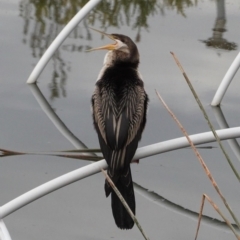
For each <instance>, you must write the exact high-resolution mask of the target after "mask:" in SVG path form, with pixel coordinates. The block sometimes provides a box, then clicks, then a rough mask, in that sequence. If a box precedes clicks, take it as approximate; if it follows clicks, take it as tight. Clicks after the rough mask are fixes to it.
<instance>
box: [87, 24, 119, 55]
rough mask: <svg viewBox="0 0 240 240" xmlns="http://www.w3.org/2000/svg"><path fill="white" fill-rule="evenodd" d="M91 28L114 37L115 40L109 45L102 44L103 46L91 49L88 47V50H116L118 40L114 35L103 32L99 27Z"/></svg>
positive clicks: (111, 37)
mask: <svg viewBox="0 0 240 240" xmlns="http://www.w3.org/2000/svg"><path fill="white" fill-rule="evenodd" d="M90 29H92V30H94V31H96V32H99V33H101V34H102V35H104V36H107V37H108V38H110V39H112V40H113V41H114V43H112V44H108V45H105V46H102V47H97V48H91V49H88V50H87V52H91V51H95V50H103V49H105V50H114V49H116V47H117V41H116V39H115V38H114V36H113V35H111V34H107V33H105V32H101V31H99V30H97V29H94V28H90Z"/></svg>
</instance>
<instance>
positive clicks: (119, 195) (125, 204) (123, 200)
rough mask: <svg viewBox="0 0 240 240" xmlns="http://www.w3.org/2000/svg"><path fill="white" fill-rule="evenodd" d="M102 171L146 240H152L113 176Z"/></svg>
mask: <svg viewBox="0 0 240 240" xmlns="http://www.w3.org/2000/svg"><path fill="white" fill-rule="evenodd" d="M101 171H102V173H103V174H104V176H105V177H106V179H107V181H108V183H109V184H110V185H111V187H112V189H113V190H114V192H115V193H116V194H117V196H118V198H119V199H120V201H121V202H122V204H123V206H124V207H125V209H126V210H127V212H128V213H129V215H130V216H131V218H132V220H133V221H134V222H135V223H136V225H137V227H138V229H139V230H140V232H141V233H142V235H143V237H144V238H145V239H146V240H150V239H149V238H148V237H147V236H146V234H145V232H144V230H143V228H142V226H141V225H140V223H139V222H138V220H137V218H136V217H135V215H134V214H133V212H132V210H131V209H130V208H129V206H128V204H127V202H126V201H125V199H124V198H123V196H122V194H121V193H120V192H119V190H118V189H117V188H116V186H115V184H114V183H113V181H112V180H111V178H110V177H109V176H108V174H107V172H106V171H104V170H103V169H101Z"/></svg>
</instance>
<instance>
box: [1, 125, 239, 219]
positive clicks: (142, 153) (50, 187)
mask: <svg viewBox="0 0 240 240" xmlns="http://www.w3.org/2000/svg"><path fill="white" fill-rule="evenodd" d="M216 132H217V134H218V136H219V138H220V139H221V140H225V139H228V138H237V137H240V127H235V128H229V129H223V130H218V131H216ZM189 137H190V139H191V140H192V141H193V143H194V144H196V145H197V144H202V143H207V142H213V141H215V138H214V136H213V134H212V132H205V133H200V134H195V135H190V136H189ZM188 146H189V143H188V141H187V139H186V137H181V138H175V139H172V140H168V141H165V142H160V143H156V144H152V145H149V146H146V147H142V148H138V149H137V151H136V154H135V156H134V158H133V159H134V160H136V159H140V158H145V157H149V156H152V155H156V154H159V153H163V152H168V151H172V150H175V149H179V148H184V147H188ZM101 168H104V169H105V168H107V163H106V161H105V160H101V161H99V162H96V163H92V164H89V165H87V166H84V167H82V168H79V169H77V170H74V171H72V172H69V173H66V174H64V175H62V176H60V177H58V178H55V179H53V180H51V181H49V182H47V183H44V184H42V185H40V186H38V187H36V188H34V189H32V190H30V191H28V192H26V193H24V194H22V195H21V196H19V197H17V198H15V199H13V200H12V201H10V202H8V203H6V204H5V205H3V206H2V207H0V219H1V218H4V217H6V216H7V215H9V214H11V213H12V212H14V211H16V210H18V209H19V208H22V207H23V206H25V205H27V204H29V203H30V202H33V201H35V200H37V199H38V198H40V197H42V196H44V195H46V194H48V193H51V192H53V191H55V190H57V189H59V188H62V187H64V186H66V185H68V184H71V183H73V182H76V181H78V180H80V179H83V178H86V177H88V176H91V175H93V174H95V173H98V172H99V171H100V170H101Z"/></svg>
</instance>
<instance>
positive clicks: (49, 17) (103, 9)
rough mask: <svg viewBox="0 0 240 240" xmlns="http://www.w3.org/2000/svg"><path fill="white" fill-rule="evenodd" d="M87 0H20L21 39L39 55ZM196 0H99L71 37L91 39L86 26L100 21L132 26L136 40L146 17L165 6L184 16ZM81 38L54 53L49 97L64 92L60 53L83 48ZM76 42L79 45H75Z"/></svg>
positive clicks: (65, 72)
mask: <svg viewBox="0 0 240 240" xmlns="http://www.w3.org/2000/svg"><path fill="white" fill-rule="evenodd" d="M87 2H88V0H75V1H74V0H65V1H58V0H42V1H38V0H21V1H20V4H19V11H20V16H21V17H22V18H23V20H24V23H23V43H24V44H27V45H29V47H30V48H31V51H32V56H33V57H34V58H40V57H41V56H42V55H43V53H44V52H45V50H46V49H47V48H48V46H49V45H50V43H51V42H52V41H53V40H54V38H55V37H56V36H57V35H58V33H59V32H60V31H61V30H62V28H63V27H64V26H65V25H66V24H67V23H68V22H69V21H70V20H71V18H72V17H73V16H74V15H75V14H76V13H77V12H78V11H79V9H81V8H82V7H83V6H84V5H85V4H86V3H87ZM196 3H197V2H196V0H147V1H142V0H133V1H129V0H116V1H111V0H109V1H102V2H100V4H99V5H98V6H97V7H96V8H95V9H94V10H93V11H92V12H91V13H90V14H89V16H88V18H87V19H85V20H84V21H83V26H84V27H83V28H79V27H77V28H75V29H74V31H73V32H72V33H71V35H70V38H72V39H84V40H87V41H88V40H91V39H92V37H91V33H90V32H89V30H88V28H87V26H88V25H90V26H94V25H95V23H97V24H100V26H101V29H102V30H103V31H107V29H108V27H111V26H114V27H121V26H122V25H127V26H131V28H132V29H133V30H135V32H136V35H135V39H134V40H135V41H136V42H139V41H140V40H141V31H142V29H145V30H146V29H148V28H149V24H148V17H149V16H154V15H164V9H172V10H176V11H177V13H179V14H181V15H183V16H185V13H184V9H185V8H186V7H190V6H193V5H194V4H196ZM82 42H83V41H81V42H80V44H78V43H72V44H71V45H69V44H68V45H63V46H62V47H61V48H60V49H58V51H57V52H56V54H55V55H54V56H53V73H52V79H51V83H50V84H49V89H50V99H52V100H53V99H54V98H58V97H60V96H63V97H65V96H66V89H65V84H66V80H67V78H68V72H69V71H70V66H69V64H67V63H66V62H65V60H64V58H63V57H62V51H68V52H76V51H78V52H82V51H85V50H86V49H88V48H89V46H87V45H83V43H82ZM77 44H78V45H77Z"/></svg>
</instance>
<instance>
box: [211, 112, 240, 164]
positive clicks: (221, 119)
mask: <svg viewBox="0 0 240 240" xmlns="http://www.w3.org/2000/svg"><path fill="white" fill-rule="evenodd" d="M212 110H213V113H214V115H215V117H216V120H217V122H218V125H219V127H220V128H221V129H226V128H229V125H228V123H227V120H226V118H225V116H224V114H223V112H222V109H221V107H212ZM227 142H228V144H229V146H230V148H231V149H232V151H233V153H234V154H235V156H236V158H237V159H238V161H239V162H240V146H239V144H238V141H237V140H236V139H229V140H227Z"/></svg>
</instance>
